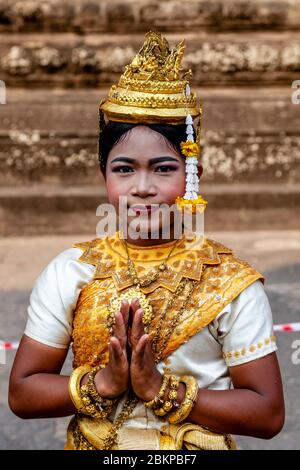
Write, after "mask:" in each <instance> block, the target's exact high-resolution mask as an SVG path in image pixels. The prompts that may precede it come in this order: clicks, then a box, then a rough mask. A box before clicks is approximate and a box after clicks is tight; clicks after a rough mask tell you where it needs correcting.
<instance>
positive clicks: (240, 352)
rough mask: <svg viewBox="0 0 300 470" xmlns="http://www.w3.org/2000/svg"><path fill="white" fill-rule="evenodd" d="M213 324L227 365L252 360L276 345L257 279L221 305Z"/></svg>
mask: <svg viewBox="0 0 300 470" xmlns="http://www.w3.org/2000/svg"><path fill="white" fill-rule="evenodd" d="M214 327H215V329H216V330H217V336H218V341H219V343H220V344H221V345H222V349H223V356H224V359H225V362H226V364H227V365H228V366H229V367H231V366H235V365H240V364H244V363H246V362H249V361H253V360H254V359H258V358H260V357H263V356H266V355H267V354H270V353H272V352H274V351H276V350H277V349H278V348H277V346H276V342H275V336H274V333H273V316H272V311H271V307H270V303H269V300H268V297H267V294H266V292H265V289H264V286H263V284H262V283H261V281H255V282H254V283H253V284H251V285H250V286H248V287H247V288H246V289H244V290H243V291H242V292H241V293H240V294H239V295H238V297H237V298H236V299H235V300H233V301H232V302H231V303H230V304H229V305H228V306H227V307H225V309H223V310H222V312H221V313H220V314H219V315H218V316H217V317H216V319H215V321H214Z"/></svg>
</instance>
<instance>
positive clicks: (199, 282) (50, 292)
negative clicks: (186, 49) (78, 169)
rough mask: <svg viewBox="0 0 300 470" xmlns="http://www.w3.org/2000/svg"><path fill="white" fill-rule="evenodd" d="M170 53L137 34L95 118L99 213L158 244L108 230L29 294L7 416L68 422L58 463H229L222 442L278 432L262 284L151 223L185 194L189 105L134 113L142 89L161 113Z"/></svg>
mask: <svg viewBox="0 0 300 470" xmlns="http://www.w3.org/2000/svg"><path fill="white" fill-rule="evenodd" d="M179 46H180V45H179ZM179 46H177V48H175V53H174V50H173V51H172V52H171V51H169V49H168V47H167V45H166V41H165V40H164V39H163V38H161V36H160V35H158V34H156V33H150V35H149V34H148V35H147V37H146V41H145V44H144V46H143V48H142V49H141V50H140V52H139V54H138V56H136V57H135V58H134V60H133V62H132V64H131V66H130V67H129V68H128V67H127V68H126V70H125V74H124V75H123V76H122V77H121V79H120V82H119V87H120V89H122V87H123V90H124V89H125V88H124V81H125V80H127V88H126V98H124V96H122V93H121V91H122V90H121V91H120V90H119V91H118V90H116V88H115V87H113V89H112V91H111V93H110V96H109V100H107V101H106V102H105V103H104V105H103V106H102V107H101V109H102V110H103V111H104V112H105V113H106V115H107V117H108V118H109V122H107V123H105V124H104V123H103V122H102V124H101V132H100V139H101V140H100V154H101V155H100V156H101V158H100V167H101V170H102V172H103V174H104V177H105V183H106V188H107V195H108V200H109V202H110V203H111V204H112V205H113V206H114V207H115V209H116V211H117V212H118V211H119V197H120V196H123V197H126V198H127V210H128V217H127V223H128V225H130V223H131V222H132V221H134V218H135V217H136V216H137V215H138V216H139V220H140V230H141V232H143V233H144V234H145V233H146V232H148V231H149V219H151V218H154V226H151V229H152V232H151V233H153V232H154V233H155V234H156V238H154V239H153V237H152V238H151V237H149V238H145V237H144V238H136V237H133V236H131V235H129V236H127V238H126V239H125V238H124V237H123V233H122V232H121V231H120V230H117V231H116V232H115V233H113V234H112V235H108V236H104V237H100V238H96V239H94V240H91V241H87V242H84V243H78V244H75V245H74V246H73V247H72V248H70V249H68V250H66V251H64V252H62V253H61V254H59V255H58V256H57V257H56V258H55V259H53V260H52V261H51V262H50V264H49V265H48V266H47V267H46V269H45V270H44V271H43V272H42V274H41V275H40V276H39V278H38V279H37V281H36V284H35V286H34V288H33V291H32V294H31V298H30V305H29V308H28V322H27V326H26V330H25V334H24V336H23V338H22V341H21V344H20V347H19V350H18V352H17V355H16V359H15V362H14V366H13V370H12V373H11V381H10V392H9V403H10V406H11V409H12V410H13V411H14V413H15V414H17V415H18V416H20V417H21V418H40V417H59V416H68V415H75V416H74V417H73V418H72V420H71V422H70V425H69V428H68V433H67V443H66V447H65V448H66V449H91V450H94V449H233V448H235V444H234V441H233V439H232V437H231V434H241V435H249V436H256V437H260V438H265V439H269V438H272V437H273V436H275V435H276V434H277V433H278V432H279V431H280V429H281V428H282V426H283V422H284V400H283V392H282V385H281V377H280V371H279V367H278V362H277V358H276V352H275V351H276V349H277V347H276V344H275V338H274V336H273V331H272V313H271V310H270V305H269V302H268V299H267V296H266V294H265V291H264V288H263V284H262V281H263V276H262V275H261V274H260V273H258V272H257V271H256V270H255V269H253V268H252V267H251V266H249V264H248V263H246V262H245V261H242V260H240V259H238V258H236V257H235V256H234V254H233V252H232V250H231V249H229V248H226V247H224V246H223V245H222V244H220V243H218V242H216V241H213V240H209V239H206V238H205V239H204V242H203V244H202V245H201V246H200V245H188V243H187V240H186V238H185V235H184V234H183V235H182V236H181V237H180V238H176V237H175V230H174V226H175V220H173V219H171V220H170V221H168V222H166V221H165V219H164V218H162V217H158V218H155V217H154V215H155V208H157V206H160V205H162V204H166V205H167V206H168V205H172V204H173V203H174V201H175V200H176V198H177V197H178V196H180V197H182V196H183V195H184V194H187V192H186V193H185V191H187V184H186V174H185V171H186V158H185V156H184V155H183V154H182V148H183V147H182V146H180V143H181V142H182V141H184V140H185V139H186V125H185V124H184V116H185V114H184V113H185V112H186V109H187V108H189V111H190V114H191V115H193V109H192V105H190V101H189V102H188V104H187V105H185V106H184V107H182V105H181V104H180V103H182V102H181V101H180V100H181V98H180V99H179V98H178V101H176V99H175V98H174V101H173V102H172V101H170V100H169V101H167V103H168V105H167V106H166V107H165V108H164V109H162V107H161V109H158V108H159V106H156V107H155V106H153V104H152V105H151V106H150V107H149V106H148V107H147V106H146V105H145V94H147V93H151V92H153V88H154V92H153V95H155V96H154V98H153V99H160V104H161V103H162V102H165V101H163V100H162V98H161V95H160V97H159V98H158V97H157V92H158V88H157V87H159V86H161V88H159V90H160V91H161V89H162V87H163V86H164V87H165V88H166V81H169V82H170V83H171V86H172V87H173V88H172V90H173V91H174V88H176V86H177V87H178V86H179V85H178V83H179V82H180V83H181V84H182V82H184V81H183V80H182V79H181V81H180V79H179V78H178V75H176V74H175V75H174V67H175V70H176V67H177V66H178V57H179V58H180V57H181V55H180V54H181V48H180V47H179ZM176 53H177V55H176ZM158 59H159V60H158ZM171 59H172V60H173V59H174V63H173V65H174V67H170V60H171ZM155 61H156V62H155ZM155 64H156V65H155ZM164 64H165V69H164ZM156 72H157V73H156ZM149 74H150V75H149ZM149 77H150V78H149ZM122 80H123V81H122ZM155 81H156V83H155V84H153V82H155ZM180 83H179V84H180ZM184 83H185V82H184ZM154 85H155V86H154ZM167 85H168V90H167V91H168V94H169V95H170V93H171V91H172V90H170V85H169V83H168V84H167ZM130 86H131V88H130ZM147 87H148V88H147ZM151 87H152V91H149V90H150V89H151ZM130 90H131V91H130ZM146 90H148V91H147V92H146ZM130 93H131V95H130ZM134 93H135V95H134ZM139 93H142V100H143V101H142V102H141V103H142V105H140V102H139V101H138V99H137V95H138V94H139ZM133 95H134V96H133ZM128 96H131V98H130V99H129V98H128ZM132 96H133V97H132ZM128 99H129V101H128ZM147 99H148V98H147ZM146 103H147V102H146ZM148 103H149V101H148ZM152 103H153V101H152ZM170 103H171V104H170ZM133 104H134V105H133ZM133 108H135V109H133ZM182 108H183V110H182ZM134 111H135V112H134ZM176 113H177V114H176ZM171 114H172V116H171V117H170V115H171ZM198 114H199V113H198ZM171 118H172V119H171ZM192 131H193V134H194V128H193V129H192V130H191V128H190V127H189V129H188V134H189V135H192V134H191V132H192ZM198 170H199V173H198V176H200V173H201V170H200V168H199V167H198ZM189 189H190V187H189ZM119 215H120V214H119ZM166 224H169V227H170V229H171V230H170V236H169V238H168V239H165V238H164V237H163V236H162V233H163V230H162V229H163V227H164V225H166ZM71 343H73V353H74V362H73V367H74V370H73V373H72V375H71V377H66V376H62V375H60V371H61V368H62V366H63V364H64V361H65V358H66V355H67V351H68V348H69V345H70V344H71Z"/></svg>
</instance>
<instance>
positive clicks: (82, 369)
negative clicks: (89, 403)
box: [68, 364, 92, 411]
mask: <svg viewBox="0 0 300 470" xmlns="http://www.w3.org/2000/svg"><path fill="white" fill-rule="evenodd" d="M91 370H92V367H91V366H90V365H88V364H85V365H83V366H79V367H77V368H76V369H74V370H73V372H72V374H71V376H70V380H69V386H68V389H69V395H70V397H71V400H72V402H73V404H74V406H75V408H76V409H77V410H78V411H81V410H84V408H85V406H84V404H83V402H82V397H81V391H80V382H81V380H82V378H83V376H84V375H86V374H87V373H88V372H90V371H91Z"/></svg>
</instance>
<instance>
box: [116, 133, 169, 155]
mask: <svg viewBox="0 0 300 470" xmlns="http://www.w3.org/2000/svg"><path fill="white" fill-rule="evenodd" d="M161 152H164V153H166V152H167V155H178V152H177V151H176V149H175V148H173V146H172V144H171V142H169V141H168V140H167V139H166V138H165V137H164V136H163V135H161V134H160V133H159V132H156V131H154V130H152V129H150V128H149V127H146V126H142V125H141V126H136V127H134V128H133V129H131V130H130V131H129V132H127V133H126V135H123V136H122V138H121V139H120V140H119V142H118V143H116V144H115V145H114V146H113V148H112V150H111V152H110V157H112V156H116V155H119V154H120V153H122V154H124V156H132V157H134V156H135V155H138V156H140V155H141V154H143V155H144V157H145V158H148V157H149V158H150V157H153V156H154V153H158V154H160V155H163V154H162V153H161Z"/></svg>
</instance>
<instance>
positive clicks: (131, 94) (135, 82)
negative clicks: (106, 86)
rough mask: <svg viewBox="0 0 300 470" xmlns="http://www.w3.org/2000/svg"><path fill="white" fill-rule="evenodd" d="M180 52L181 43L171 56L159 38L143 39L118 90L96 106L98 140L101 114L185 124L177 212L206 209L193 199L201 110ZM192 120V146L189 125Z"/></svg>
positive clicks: (126, 119)
mask: <svg viewBox="0 0 300 470" xmlns="http://www.w3.org/2000/svg"><path fill="white" fill-rule="evenodd" d="M184 50H185V43H184V40H183V41H181V42H179V43H178V44H177V45H176V46H175V47H174V49H173V50H170V47H169V44H168V41H167V40H166V39H165V38H164V37H162V35H161V34H160V33H157V32H152V31H150V32H148V33H147V34H146V36H145V41H144V44H143V46H142V48H141V49H140V51H139V52H138V54H137V55H136V56H135V57H134V58H133V60H132V62H131V64H129V65H127V66H126V67H125V71H124V73H123V74H122V75H121V77H120V79H119V82H118V84H117V85H113V86H112V87H111V88H110V90H109V94H108V98H107V99H106V100H102V101H101V103H100V136H101V121H104V116H103V113H104V114H105V115H106V116H107V118H108V119H109V120H110V121H120V122H128V123H148V124H155V123H162V122H163V123H166V124H183V123H186V126H187V128H186V133H187V139H186V142H182V144H181V152H182V154H183V155H184V156H185V157H186V173H187V176H186V191H185V195H184V196H183V197H178V198H177V199H176V202H177V204H178V206H179V207H183V206H185V205H186V204H192V207H193V209H195V205H199V204H200V205H202V207H203V208H205V204H206V201H204V199H203V198H202V197H201V196H200V195H198V188H199V178H198V175H197V172H198V171H197V165H198V158H199V156H200V130H201V116H202V107H201V105H200V106H199V107H198V106H197V97H196V94H195V93H192V92H191V89H190V86H189V82H188V80H187V79H186V76H188V75H191V70H187V71H183V70H182V68H181V62H182V58H183V54H184ZM101 116H102V119H101ZM197 117H199V122H198V127H197V136H196V142H195V141H194V131H193V126H192V124H193V119H196V118H197ZM99 145H101V142H100V143H99Z"/></svg>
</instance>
